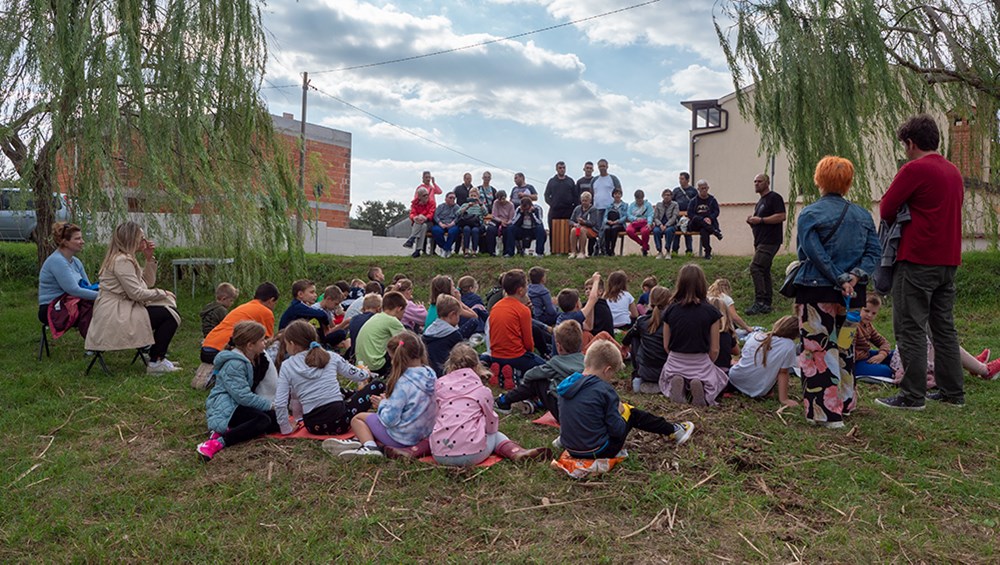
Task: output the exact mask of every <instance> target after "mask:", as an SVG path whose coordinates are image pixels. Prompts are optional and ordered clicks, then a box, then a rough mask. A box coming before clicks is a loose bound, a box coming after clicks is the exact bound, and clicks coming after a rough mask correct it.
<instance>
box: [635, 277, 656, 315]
mask: <svg viewBox="0 0 1000 565" xmlns="http://www.w3.org/2000/svg"><path fill="white" fill-rule="evenodd" d="M658 284H660V283H659V281H658V280H657V279H656V277H655V276H653V275H650V276H648V277H646V278H644V279H642V294H640V295H639V298H638V299H637V300H636V301H635V309H636V311H638V312H639V315H640V316H642V315H643V314H646V313H647V312H648V311H649V291H651V290H653V287H654V286H656V285H658Z"/></svg>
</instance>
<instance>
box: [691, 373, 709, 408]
mask: <svg viewBox="0 0 1000 565" xmlns="http://www.w3.org/2000/svg"><path fill="white" fill-rule="evenodd" d="M689 386H690V387H691V404H693V405H694V406H702V407H704V406H708V400H707V399H706V398H705V383H703V382H701V381H699V380H698V379H691V384H690V385H689Z"/></svg>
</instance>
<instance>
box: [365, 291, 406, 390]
mask: <svg viewBox="0 0 1000 565" xmlns="http://www.w3.org/2000/svg"><path fill="white" fill-rule="evenodd" d="M404 311H406V298H404V297H403V295H402V294H400V293H398V292H395V291H390V292H387V293H385V296H383V297H382V311H381V312H379V313H378V314H375V315H374V316H372V317H371V318H370V319H369V320H368V321H367V322H365V325H364V326H361V330H359V331H358V341H357V343H355V345H354V353H355V355H356V356H357V358H358V363H359V364H364V366H365V368H366V369H368V370H369V371H373V372H375V373H377V374H378V375H379V376H385V375H388V374H389V371H390V370H391V368H392V364H391V363H390V362H389V354H388V353H387V352H386V346H387V344H388V343H389V338H391V337H392V336H394V335H396V334H398V333H402V332H403V331H405V330H406V328H404V327H403V323H402V322H400V320H402V319H403V312H404ZM421 347H423V344H421Z"/></svg>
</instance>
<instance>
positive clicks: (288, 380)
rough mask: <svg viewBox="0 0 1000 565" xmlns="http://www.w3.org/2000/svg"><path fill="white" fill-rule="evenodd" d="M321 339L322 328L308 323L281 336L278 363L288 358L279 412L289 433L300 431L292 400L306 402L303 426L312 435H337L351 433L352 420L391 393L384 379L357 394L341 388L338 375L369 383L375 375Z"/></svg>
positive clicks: (278, 400)
mask: <svg viewBox="0 0 1000 565" xmlns="http://www.w3.org/2000/svg"><path fill="white" fill-rule="evenodd" d="M317 338H318V336H317V334H316V329H315V328H313V327H312V325H311V324H310V323H309V322H306V321H305V320H296V321H294V322H292V323H291V324H289V325H288V327H287V328H285V331H284V332H282V333H281V350H280V353H279V354H278V358H279V359H280V358H283V357H284V355H285V354H287V355H288V357H287V358H286V359H285V360H284V361H282V362H281V363H280V365H279V372H278V388H277V392H276V393H275V395H274V412H275V417H276V418H277V419H278V427H279V428H281V433H283V434H290V433H292V432H293V431H295V428H294V427H293V426H292V424H291V423H290V422H289V421H288V403H289V398H290V397H294V398H297V399H298V401H299V402H301V403H302V421H303V423H304V424H305V427H306V430H308V431H309V433H311V434H316V435H337V434H342V433H344V432H346V431H347V430H348V429H350V427H351V418H353V417H354V416H356V415H357V414H360V413H361V412H367V411H368V410H370V409H371V407H372V402H371V397H372V396H375V395H379V394H382V393H384V392H385V384H384V383H383V382H382V381H378V380H375V381H371V382H370V383H369V384H367V385H365V386H360V387H359V388H358V389H357V390H355V391H354V392H353V393H351V392H348V391H346V390H343V389H341V388H340V381H339V380H338V379H337V377H338V376H339V377H344V378H345V379H348V380H350V381H354V382H356V383H363V382H365V381H368V380H370V379H371V374H369V373H368V371H366V370H364V369H361V368H358V367H355V366H354V365H351V364H350V363H348V362H347V361H346V360H345V359H344V358H343V357H341V356H340V355H337V354H336V353H330V352H328V351H326V350H325V349H323V347H322V346H320V344H319V343H318V342H317V341H316V340H317Z"/></svg>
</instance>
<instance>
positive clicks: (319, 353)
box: [278, 320, 330, 369]
mask: <svg viewBox="0 0 1000 565" xmlns="http://www.w3.org/2000/svg"><path fill="white" fill-rule="evenodd" d="M318 341H319V336H318V335H317V334H316V328H314V327H312V324H310V323H309V322H307V321H305V320H295V321H294V322H292V323H291V324H288V327H287V328H285V330H284V332H282V334H281V348H280V351H279V353H278V357H279V358H281V359H283V358H284V353H285V344H286V343H294V344H295V345H296V346H298V347H299V348H300V349H305V350H307V351H308V353H306V365H308V366H310V367H314V368H316V369H322V368H323V367H326V364H327V363H329V362H330V354H329V353H328V352H327V351H326V350H325V349H323V347H322V346H321V345H320V344H319V343H318Z"/></svg>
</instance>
